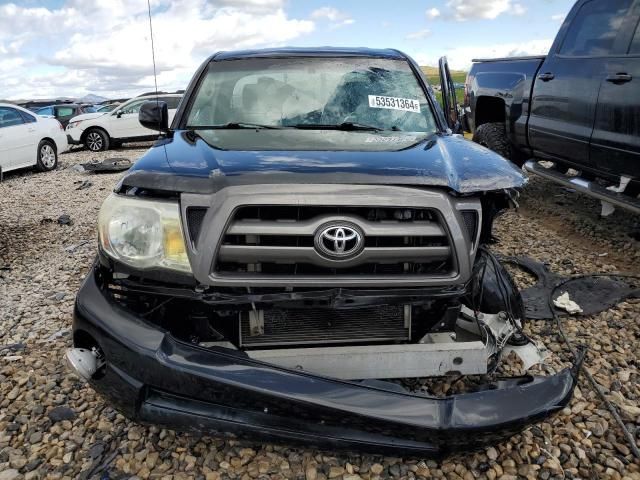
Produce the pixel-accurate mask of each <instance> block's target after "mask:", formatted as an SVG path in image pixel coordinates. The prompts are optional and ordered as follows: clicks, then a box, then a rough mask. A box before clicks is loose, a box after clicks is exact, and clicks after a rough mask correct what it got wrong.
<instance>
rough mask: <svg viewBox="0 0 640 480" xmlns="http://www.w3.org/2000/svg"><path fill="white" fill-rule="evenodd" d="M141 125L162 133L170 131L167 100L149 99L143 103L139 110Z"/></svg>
mask: <svg viewBox="0 0 640 480" xmlns="http://www.w3.org/2000/svg"><path fill="white" fill-rule="evenodd" d="M138 121H139V122H140V125H142V126H143V127H145V128H149V129H151V130H158V131H159V132H160V133H168V132H169V108H168V107H167V103H166V102H159V101H154V100H152V101H149V102H145V103H143V104H142V106H141V107H140V111H139V112H138Z"/></svg>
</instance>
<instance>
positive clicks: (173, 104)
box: [160, 97, 181, 110]
mask: <svg viewBox="0 0 640 480" xmlns="http://www.w3.org/2000/svg"><path fill="white" fill-rule="evenodd" d="M160 100H162V101H163V102H167V108H168V109H169V110H175V109H176V108H178V104H179V103H180V100H181V97H164V98H161V99H160Z"/></svg>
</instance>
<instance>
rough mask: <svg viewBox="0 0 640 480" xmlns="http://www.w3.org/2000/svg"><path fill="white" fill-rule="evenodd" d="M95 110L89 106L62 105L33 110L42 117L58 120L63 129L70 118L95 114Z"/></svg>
mask: <svg viewBox="0 0 640 480" xmlns="http://www.w3.org/2000/svg"><path fill="white" fill-rule="evenodd" d="M95 112H96V108H95V107H94V106H93V105H90V104H75V103H63V104H61V105H49V106H48V107H41V108H38V109H37V110H35V112H34V113H36V114H37V115H40V116H43V117H53V118H55V119H56V120H58V121H59V122H60V123H61V124H62V126H63V127H66V126H67V124H68V123H69V120H71V118H73V117H76V116H78V115H82V114H83V113H95Z"/></svg>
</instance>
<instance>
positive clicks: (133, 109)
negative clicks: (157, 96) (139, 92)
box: [120, 99, 147, 113]
mask: <svg viewBox="0 0 640 480" xmlns="http://www.w3.org/2000/svg"><path fill="white" fill-rule="evenodd" d="M146 101H147V100H146V99H145V100H138V101H136V102H132V103H130V104H129V105H125V106H124V107H121V108H120V110H122V113H138V112H139V111H140V107H141V106H142V104H143V103H144V102H146Z"/></svg>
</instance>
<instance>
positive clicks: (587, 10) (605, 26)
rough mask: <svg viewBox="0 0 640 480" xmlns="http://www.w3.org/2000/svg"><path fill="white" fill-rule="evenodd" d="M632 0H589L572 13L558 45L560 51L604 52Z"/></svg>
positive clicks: (608, 47)
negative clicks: (571, 19) (570, 20)
mask: <svg viewBox="0 0 640 480" xmlns="http://www.w3.org/2000/svg"><path fill="white" fill-rule="evenodd" d="M631 3H632V0H591V1H590V2H586V3H585V4H584V5H582V7H581V8H580V10H579V11H578V13H577V15H576V16H575V17H574V19H573V21H572V22H571V25H570V26H569V30H568V31H567V34H566V36H565V39H564V41H563V42H562V47H561V48H560V54H561V55H570V56H576V57H578V56H595V55H608V54H609V53H611V51H612V49H613V44H614V42H615V40H616V36H617V35H618V31H619V29H620V26H621V25H622V22H623V21H624V19H625V16H626V14H627V11H628V10H629V7H630V6H631Z"/></svg>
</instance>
